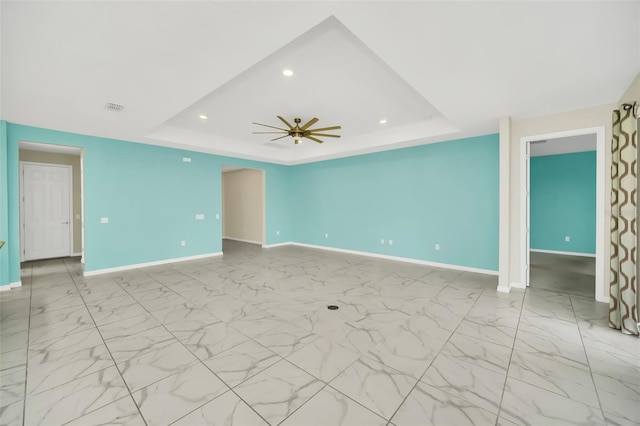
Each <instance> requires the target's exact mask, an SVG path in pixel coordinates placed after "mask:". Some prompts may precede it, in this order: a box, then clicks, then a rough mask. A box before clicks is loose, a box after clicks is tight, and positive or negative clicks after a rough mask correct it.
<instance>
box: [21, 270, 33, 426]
mask: <svg viewBox="0 0 640 426" xmlns="http://www.w3.org/2000/svg"><path fill="white" fill-rule="evenodd" d="M32 299H33V266H30V267H29V317H28V319H27V327H28V328H27V353H26V354H25V356H26V359H25V363H24V365H25V367H24V399H23V400H22V424H23V426H24V423H25V417H26V414H27V379H28V377H29V335H30V333H31V303H32Z"/></svg>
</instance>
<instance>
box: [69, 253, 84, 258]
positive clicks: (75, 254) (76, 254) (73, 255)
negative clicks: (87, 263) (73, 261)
mask: <svg viewBox="0 0 640 426" xmlns="http://www.w3.org/2000/svg"><path fill="white" fill-rule="evenodd" d="M77 256H82V252H78V253H71V257H77Z"/></svg>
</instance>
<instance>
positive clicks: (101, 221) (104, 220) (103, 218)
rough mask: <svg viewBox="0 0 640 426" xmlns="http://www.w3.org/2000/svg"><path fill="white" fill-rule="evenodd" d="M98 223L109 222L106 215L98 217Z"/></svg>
mask: <svg viewBox="0 0 640 426" xmlns="http://www.w3.org/2000/svg"><path fill="white" fill-rule="evenodd" d="M100 223H109V218H108V217H101V218H100Z"/></svg>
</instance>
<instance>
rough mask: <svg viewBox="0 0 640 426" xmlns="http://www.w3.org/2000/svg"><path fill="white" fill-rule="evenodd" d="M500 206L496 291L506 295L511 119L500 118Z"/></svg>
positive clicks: (507, 279)
mask: <svg viewBox="0 0 640 426" xmlns="http://www.w3.org/2000/svg"><path fill="white" fill-rule="evenodd" d="M499 142H500V143H499V145H500V160H499V161H500V177H499V181H500V204H499V228H498V291H500V292H504V293H508V292H509V291H510V289H511V287H510V285H509V254H510V252H509V241H510V235H509V227H510V224H509V204H510V199H509V192H510V190H511V188H510V185H509V174H510V161H511V160H510V157H511V154H510V145H511V118H510V117H509V116H504V117H500V140H499Z"/></svg>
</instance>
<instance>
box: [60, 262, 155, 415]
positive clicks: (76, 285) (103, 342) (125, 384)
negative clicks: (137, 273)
mask: <svg viewBox="0 0 640 426" xmlns="http://www.w3.org/2000/svg"><path fill="white" fill-rule="evenodd" d="M63 263H64V265H65V268H66V269H67V272H68V273H69V276H70V277H71V280H72V281H73V285H74V286H75V287H76V290H77V291H78V294H79V295H80V298H81V299H82V303H83V304H84V307H85V309H86V310H87V312H88V313H89V317H91V321H93V324H94V326H95V328H96V331H97V332H98V335H99V336H100V339H101V340H102V344H103V345H104V347H105V349H106V350H107V352H108V353H109V356H110V357H111V361H113V367H114V368H115V369H116V371H117V372H118V375H119V376H120V380H122V383H123V384H124V386H125V388H126V389H127V392H128V393H129V395H128V396H129V397H130V398H131V400H132V401H133V404H134V405H135V406H136V409H137V410H138V414H139V415H140V418H141V419H142V421H143V422H144V424H145V425H148V423H147V421H146V419H145V418H144V416H143V415H142V412H141V411H140V408H139V407H138V404H136V403H135V400H134V399H133V395H132V394H131V389H130V388H129V385H128V384H127V382H126V381H125V380H124V377H123V376H122V373H121V372H120V369H119V368H118V364H117V363H116V360H115V358H114V357H113V354H112V353H111V350H109V347H108V346H107V343H106V342H105V340H104V337H103V336H102V333H101V332H100V328H98V324H97V323H96V320H95V319H94V318H93V314H92V313H91V311H90V310H89V307H88V306H87V303H86V301H85V300H84V297H82V293H81V292H80V289H79V288H78V284H77V283H76V280H75V279H74V278H73V276H72V275H71V273H70V272H69V267H68V266H67V264H66V262H63ZM107 368H109V367H107ZM107 368H105V369H102V370H99V371H104V370H106V369H107ZM123 398H125V397H123ZM123 398H118V399H117V400H115V401H111V402H109V403H107V404H105V405H102V406H100V407H97V408H96V409H95V410H91V411H89V412H87V413H84V414H83V415H82V416H80V417H83V416H85V415H87V414H90V413H93V412H95V411H97V410H99V409H100V408H103V407H106V406H107V405H109V404H112V403H114V402H116V401H119V400H121V399H123ZM80 417H76V418H75V419H71V420H69V422H71V421H74V420H77V419H79V418H80ZM66 423H68V422H66Z"/></svg>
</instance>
